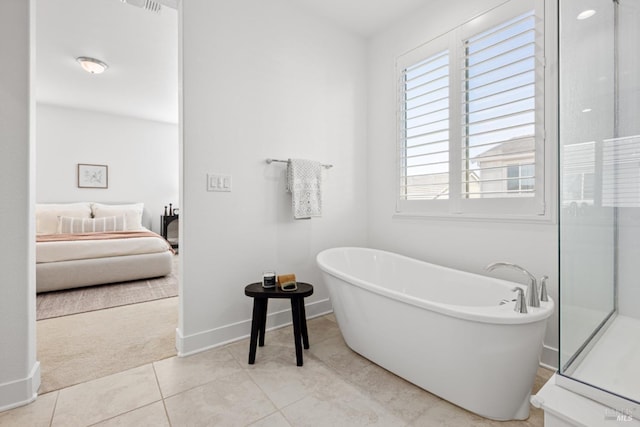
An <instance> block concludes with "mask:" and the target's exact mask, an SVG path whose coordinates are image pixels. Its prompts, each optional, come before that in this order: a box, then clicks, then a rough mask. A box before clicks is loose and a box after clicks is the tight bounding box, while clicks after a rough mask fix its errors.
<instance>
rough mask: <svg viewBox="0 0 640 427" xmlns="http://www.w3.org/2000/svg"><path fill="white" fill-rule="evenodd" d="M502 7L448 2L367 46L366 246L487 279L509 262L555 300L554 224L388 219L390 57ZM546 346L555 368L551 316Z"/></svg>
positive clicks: (392, 148) (392, 149)
mask: <svg viewBox="0 0 640 427" xmlns="http://www.w3.org/2000/svg"><path fill="white" fill-rule="evenodd" d="M503 2H504V1H502V0H483V1H474V2H469V1H465V0H452V1H448V2H446V3H440V4H439V5H438V7H437V10H434V8H432V7H425V8H424V9H422V10H421V11H419V12H417V13H413V14H412V16H411V17H410V18H408V19H406V20H404V21H403V22H402V23H400V24H398V25H395V26H393V27H391V28H390V29H388V30H387V31H386V32H384V33H382V34H379V35H377V36H375V37H374V38H373V39H372V40H371V43H370V45H369V67H368V68H369V70H370V74H369V82H368V83H369V85H368V88H369V110H368V112H369V117H368V121H369V126H368V129H369V130H368V136H369V141H368V142H369V145H368V153H367V154H368V161H369V174H368V186H369V188H370V191H371V197H370V198H369V202H368V209H367V210H368V212H369V240H370V241H369V243H370V246H372V247H375V248H380V249H385V250H391V251H394V252H398V253H401V254H405V255H408V256H412V257H415V258H418V259H422V260H426V261H429V262H434V263H437V264H441V265H446V266H449V267H454V268H458V269H461V270H465V271H470V272H474V273H480V274H488V273H486V272H485V271H484V266H486V265H487V264H489V263H490V262H493V261H510V262H515V263H517V264H520V265H522V266H524V267H525V268H527V269H528V270H530V271H531V272H532V273H533V274H535V275H536V276H538V277H540V276H542V275H545V274H546V275H548V276H549V277H550V278H551V280H550V282H549V291H550V294H551V296H552V297H553V298H556V296H557V294H558V268H557V256H558V255H557V251H558V247H557V237H558V235H557V225H555V224H551V223H545V224H540V223H505V222H499V221H496V222H490V221H477V222H474V221H461V220H460V221H457V220H446V219H427V218H424V219H422V218H421V219H408V218H398V217H394V210H395V183H396V178H395V177H396V171H395V159H396V157H395V156H396V113H395V107H396V99H397V98H396V76H395V63H396V58H397V57H398V56H400V55H402V54H403V53H406V52H407V51H409V50H411V49H413V48H415V47H418V46H419V45H421V44H423V43H425V42H428V41H429V40H431V39H433V38H435V37H437V36H439V35H441V34H443V33H445V32H447V31H448V30H450V29H452V28H454V27H456V26H458V25H460V24H462V23H463V22H465V21H467V20H469V19H470V18H472V17H474V16H475V15H477V14H478V13H480V12H483V11H485V10H488V9H489V8H491V7H494V6H497V5H499V4H501V3H503ZM551 134H553V133H551ZM552 149H553V150H555V147H552ZM551 199H553V196H552V197H551ZM492 274H493V273H492ZM495 275H496V276H500V277H502V278H505V279H509V280H514V281H520V280H521V275H520V274H519V273H517V272H510V271H507V270H502V271H496V272H495ZM556 301H557V298H556ZM545 345H546V348H545V352H544V353H543V362H544V363H547V364H549V365H555V364H557V353H556V349H557V347H558V318H557V315H554V316H553V317H552V318H551V319H550V320H549V323H548V326H547V336H546V338H545Z"/></svg>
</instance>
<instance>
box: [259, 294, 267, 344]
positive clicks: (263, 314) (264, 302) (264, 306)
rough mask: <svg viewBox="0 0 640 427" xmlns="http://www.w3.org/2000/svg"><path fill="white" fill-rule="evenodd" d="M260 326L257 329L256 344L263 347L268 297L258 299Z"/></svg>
mask: <svg viewBox="0 0 640 427" xmlns="http://www.w3.org/2000/svg"><path fill="white" fill-rule="evenodd" d="M260 303H261V304H260V328H259V329H258V338H259V339H258V345H259V346H260V347H264V334H265V332H266V328H267V306H268V304H269V299H268V298H261V299H260Z"/></svg>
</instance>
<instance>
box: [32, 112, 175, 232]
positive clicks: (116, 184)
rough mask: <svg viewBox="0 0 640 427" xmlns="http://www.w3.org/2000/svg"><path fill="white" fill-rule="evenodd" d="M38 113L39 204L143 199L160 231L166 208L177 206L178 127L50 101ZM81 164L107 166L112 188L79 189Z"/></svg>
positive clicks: (37, 196)
mask: <svg viewBox="0 0 640 427" xmlns="http://www.w3.org/2000/svg"><path fill="white" fill-rule="evenodd" d="M37 114H38V120H37V124H36V125H37V140H36V147H37V158H36V163H37V168H36V171H37V172H36V181H37V186H36V189H37V191H36V201H37V202H38V203H56V202H75V201H92V202H99V203H125V202H144V205H145V209H146V211H147V213H148V214H149V218H148V219H149V220H150V221H151V226H152V229H153V230H154V231H156V232H160V215H161V214H162V213H163V212H164V206H165V205H168V204H169V203H173V206H174V207H179V206H178V202H179V200H178V197H179V194H178V186H179V174H178V169H179V158H178V157H179V149H178V148H179V139H178V125H176V124H170V123H162V122H156V121H150V120H144V119H139V118H133V117H125V116H117V115H112V114H105V113H99V112H92V111H86V110H77V109H72V108H67V107H61V106H54V105H47V104H38V106H37ZM78 163H89V164H106V165H108V167H109V188H107V189H93V188H78V185H77V183H78V181H77V164H78ZM145 225H147V226H148V225H149V224H148V223H147V224H145Z"/></svg>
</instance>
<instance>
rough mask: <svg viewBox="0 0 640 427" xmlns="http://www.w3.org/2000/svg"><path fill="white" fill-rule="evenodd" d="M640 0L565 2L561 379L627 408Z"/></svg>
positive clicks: (632, 360)
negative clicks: (639, 0) (638, 0)
mask: <svg viewBox="0 0 640 427" xmlns="http://www.w3.org/2000/svg"><path fill="white" fill-rule="evenodd" d="M639 3H640V2H637V1H635V0H562V1H560V3H559V4H560V46H559V52H560V61H559V63H560V104H559V109H560V118H559V120H560V122H559V125H560V126H559V127H560V144H559V159H560V171H559V179H560V190H561V191H560V370H559V373H560V376H559V380H558V381H559V383H562V384H561V385H563V386H564V385H568V388H571V387H573V386H572V384H574V383H578V384H579V385H578V386H577V388H576V389H575V390H574V391H578V392H581V393H583V394H587V395H589V396H590V397H594V396H595V395H598V397H601V398H602V399H599V398H598V400H601V401H603V402H604V403H608V404H611V402H618V406H619V407H626V408H630V410H635V409H637V408H638V405H639V403H638V402H640V386H638V384H640V344H639V342H640V289H639V288H640V284H639V282H638V277H639V276H638V273H637V270H638V263H640V244H639V243H638V242H640V60H639V59H638V55H637V52H638V51H639V49H640V4H639ZM567 379H570V380H572V381H565V380H567ZM591 389H592V390H593V392H592V391H591ZM585 390H586V392H585ZM617 399H621V400H617ZM620 405H626V406H620ZM635 415H636V417H640V410H639V411H638V413H636V414H635Z"/></svg>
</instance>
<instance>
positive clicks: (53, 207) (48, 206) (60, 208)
mask: <svg viewBox="0 0 640 427" xmlns="http://www.w3.org/2000/svg"><path fill="white" fill-rule="evenodd" d="M59 216H70V217H75V218H91V203H88V202H86V203H58V204H54V203H36V234H55V233H57V232H58V217H59Z"/></svg>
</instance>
